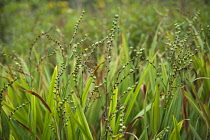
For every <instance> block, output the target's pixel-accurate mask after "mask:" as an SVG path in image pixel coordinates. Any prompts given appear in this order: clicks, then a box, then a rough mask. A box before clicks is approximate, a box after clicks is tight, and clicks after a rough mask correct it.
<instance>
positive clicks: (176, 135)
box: [169, 116, 184, 140]
mask: <svg viewBox="0 0 210 140" xmlns="http://www.w3.org/2000/svg"><path fill="white" fill-rule="evenodd" d="M173 122H174V129H173V131H172V133H171V135H170V137H169V140H181V138H180V130H181V128H182V124H183V122H184V120H183V121H181V122H179V123H177V120H176V118H175V117H174V116H173Z"/></svg>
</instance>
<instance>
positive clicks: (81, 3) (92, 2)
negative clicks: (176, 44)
mask: <svg viewBox="0 0 210 140" xmlns="http://www.w3.org/2000/svg"><path fill="white" fill-rule="evenodd" d="M209 7H210V6H209V3H208V0H153V1H150V0H132V1H130V0H104V1H101V0H66V1H59V0H30V1H28V0H1V2H0V46H1V49H4V50H5V51H7V49H8V50H9V51H11V48H12V50H14V51H16V52H17V53H20V52H22V50H23V48H25V49H27V48H29V46H30V42H32V41H33V40H34V38H35V37H36V36H37V35H39V34H40V33H42V32H46V31H48V30H49V29H50V28H51V27H53V30H54V31H53V35H54V36H55V37H56V38H57V39H58V40H59V41H61V42H62V43H63V45H64V46H65V45H66V44H68V42H69V41H70V38H71V35H72V33H73V28H74V25H75V23H76V21H77V20H78V18H79V16H80V15H81V12H82V8H84V9H85V11H86V13H85V17H84V19H83V20H82V22H81V25H80V27H79V30H78V35H77V36H76V37H77V38H76V40H77V39H78V40H79V39H81V38H83V37H84V35H85V34H86V33H88V34H89V36H91V37H89V39H90V40H98V39H99V38H102V37H103V36H104V35H105V34H106V29H107V28H108V27H109V26H110V25H111V23H110V22H109V21H111V20H112V18H113V17H114V15H115V14H119V16H120V29H123V28H124V29H126V37H127V39H128V45H129V46H130V47H136V46H138V45H139V44H142V42H145V43H146V44H147V45H150V43H151V40H152V38H153V37H154V34H155V31H156V29H157V27H158V24H159V23H160V22H166V23H167V24H164V26H165V30H166V31H167V28H170V29H171V28H174V27H173V24H174V22H171V21H174V19H175V17H176V19H175V20H179V16H177V14H178V13H179V12H177V9H181V10H182V11H186V12H187V13H189V14H192V15H193V14H195V12H196V10H198V9H199V10H201V17H200V20H202V23H203V24H205V23H206V24H208V23H210V19H209V11H210V8H209ZM181 18H182V17H180V19H181ZM101 29H102V30H101ZM87 42H88V41H87ZM87 45H88V44H87ZM5 46H7V47H5ZM25 49H24V50H25Z"/></svg>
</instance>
